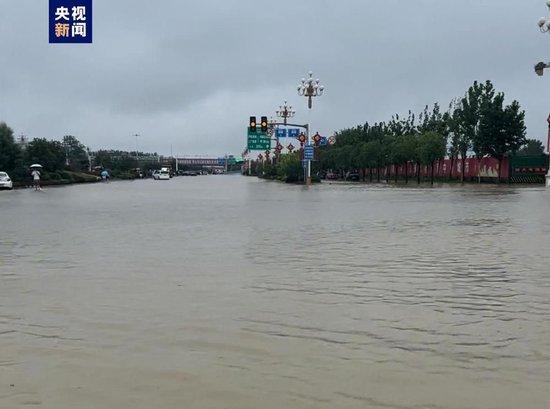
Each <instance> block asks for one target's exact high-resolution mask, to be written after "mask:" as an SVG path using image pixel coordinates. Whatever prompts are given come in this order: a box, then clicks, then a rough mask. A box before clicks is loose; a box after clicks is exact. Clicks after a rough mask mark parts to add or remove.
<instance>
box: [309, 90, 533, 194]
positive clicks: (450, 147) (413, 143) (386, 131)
mask: <svg viewBox="0 0 550 409" xmlns="http://www.w3.org/2000/svg"><path fill="white" fill-rule="evenodd" d="M335 136H336V143H335V144H334V145H333V146H330V147H325V148H321V149H320V158H319V159H320V166H321V168H322V169H324V170H329V169H330V170H336V171H339V172H345V171H350V170H358V169H361V170H362V171H363V177H364V178H365V177H366V175H367V173H368V174H369V177H370V179H371V180H372V179H373V173H376V176H375V177H376V179H377V180H378V181H380V169H381V168H385V167H387V166H391V165H395V166H400V165H405V164H410V163H414V164H416V165H417V166H415V169H416V175H414V176H415V177H416V179H417V180H418V183H420V165H426V166H428V167H429V168H430V173H431V182H432V184H433V179H434V177H433V175H434V166H435V164H436V163H437V161H439V160H441V159H443V158H444V157H446V156H448V157H449V158H450V159H451V168H452V167H453V164H454V163H456V160H458V159H459V158H460V159H465V158H466V157H467V155H468V154H473V155H475V157H476V158H479V159H481V158H483V157H485V156H489V157H492V158H495V159H496V160H498V162H499V180H500V177H501V169H502V166H501V165H502V161H503V160H504V158H505V157H506V156H508V155H513V154H517V153H518V151H521V150H522V148H523V153H525V151H526V150H527V149H528V150H529V152H530V153H534V152H538V153H543V147H542V144H541V143H540V142H539V141H537V140H528V139H527V138H526V127H525V112H524V111H523V110H522V109H521V107H520V105H519V103H518V102H517V101H515V100H514V101H512V102H511V103H510V104H506V103H505V96H504V93H502V92H497V91H496V90H495V88H494V86H493V84H492V83H491V81H486V82H484V83H479V82H474V83H473V85H472V86H471V87H470V88H469V89H468V90H467V92H466V93H465V94H464V96H463V97H462V98H458V99H455V100H453V101H452V102H451V103H450V104H449V107H448V109H447V110H446V111H445V112H442V110H441V108H440V105H439V104H438V103H435V104H434V105H433V106H432V107H431V108H430V107H428V106H426V107H425V109H424V110H423V111H422V112H421V113H420V114H418V115H415V114H414V113H413V112H411V111H409V113H408V115H407V116H406V117H400V116H399V115H394V116H393V117H392V118H391V120H390V121H387V122H379V123H374V124H372V125H371V124H369V123H365V124H364V125H360V126H356V127H353V128H348V129H344V130H341V131H339V132H337V133H336V135H335ZM461 164H462V169H461V180H462V181H463V180H464V175H465V169H464V165H465V160H462V161H461ZM404 169H405V175H403V176H404V178H405V181H408V179H409V177H410V176H413V175H408V174H407V169H408V166H405V167H404Z"/></svg>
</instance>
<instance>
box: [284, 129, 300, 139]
mask: <svg viewBox="0 0 550 409" xmlns="http://www.w3.org/2000/svg"><path fill="white" fill-rule="evenodd" d="M287 131H288V137H289V138H297V137H298V136H300V130H299V129H298V128H290V129H288V130H287Z"/></svg>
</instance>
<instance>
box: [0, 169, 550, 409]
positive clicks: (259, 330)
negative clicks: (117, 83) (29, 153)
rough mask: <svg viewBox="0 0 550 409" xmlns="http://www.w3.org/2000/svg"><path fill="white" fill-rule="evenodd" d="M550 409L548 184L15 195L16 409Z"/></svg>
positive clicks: (6, 212) (206, 185)
mask: <svg viewBox="0 0 550 409" xmlns="http://www.w3.org/2000/svg"><path fill="white" fill-rule="evenodd" d="M549 402H550V191H546V190H545V189H544V188H543V187H540V188H539V187H534V188H518V187H508V186H502V187H497V186H466V187H460V186H453V187H447V188H446V187H443V188H436V189H429V188H413V187H411V188H388V187H382V186H380V187H376V186H369V185H367V186H365V185H348V184H333V185H329V184H324V185H321V186H315V187H313V188H311V189H310V190H309V191H308V190H307V189H305V188H304V187H301V186H287V185H284V184H279V183H275V182H266V181H259V180H257V179H255V178H245V177H241V176H201V177H195V178H192V177H188V178H184V177H180V178H177V179H172V180H170V181H156V182H155V181H152V180H144V181H135V182H113V183H109V184H96V185H82V186H68V187H63V188H49V189H46V190H44V191H43V192H33V191H30V190H19V191H13V192H0V408H26V407H29V406H31V407H41V408H51V409H54V408H55V409H73V408H113V409H115V408H117V409H120V408H132V409H135V408H140V409H141V408H143V409H151V408H193V409H194V408H216V409H218V408H235V409H237V408H238V409H243V408H247V409H248V408H250V409H252V408H254V409H256V408H269V409H271V408H273V409H280V408H291V409H294V408H316V409H319V408H321V409H323V408H327V409H328V408H381V409H382V408H383V409H392V408H395V409H423V408H430V409H471V408H482V409H489V408H491V409H493V408H494V409H497V408H498V409H502V408H505V409H508V408H510V409H517V408H522V409H535V408H537V409H538V408H541V409H542V408H548V407H549Z"/></svg>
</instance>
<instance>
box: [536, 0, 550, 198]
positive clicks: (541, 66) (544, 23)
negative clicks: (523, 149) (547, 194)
mask: <svg viewBox="0 0 550 409" xmlns="http://www.w3.org/2000/svg"><path fill="white" fill-rule="evenodd" d="M546 7H548V8H549V9H550V0H549V1H547V2H546ZM537 25H538V26H539V29H540V31H541V33H548V32H549V31H550V20H548V19H546V18H544V17H543V18H541V19H540V20H539V21H538V23H537ZM546 68H550V63H544V62H539V63H538V64H537V65H535V72H536V73H537V75H539V76H542V75H543V74H544V70H545V69H546ZM547 121H548V144H547V145H548V146H547V149H548V150H549V152H548V153H549V154H550V116H548V119H547ZM546 187H549V188H550V163H549V164H548V172H547V173H546Z"/></svg>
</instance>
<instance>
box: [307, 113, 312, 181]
mask: <svg viewBox="0 0 550 409" xmlns="http://www.w3.org/2000/svg"><path fill="white" fill-rule="evenodd" d="M310 108H311V107H310ZM308 113H309V115H308V116H309V118H308V121H307V122H308V123H307V124H306V135H307V144H308V145H309V144H311V138H310V135H309V124H310V123H311V109H308ZM306 185H307V186H311V159H308V160H307V179H306Z"/></svg>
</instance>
